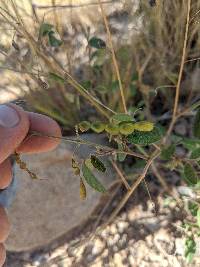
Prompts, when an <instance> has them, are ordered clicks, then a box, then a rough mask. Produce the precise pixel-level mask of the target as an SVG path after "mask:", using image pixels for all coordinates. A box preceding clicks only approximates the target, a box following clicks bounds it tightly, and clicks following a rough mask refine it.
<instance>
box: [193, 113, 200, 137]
mask: <svg viewBox="0 0 200 267" xmlns="http://www.w3.org/2000/svg"><path fill="white" fill-rule="evenodd" d="M193 134H194V137H196V138H200V108H199V109H198V111H197V113H196V116H195V119H194V125H193Z"/></svg>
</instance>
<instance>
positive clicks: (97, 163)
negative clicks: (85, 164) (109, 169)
mask: <svg viewBox="0 0 200 267" xmlns="http://www.w3.org/2000/svg"><path fill="white" fill-rule="evenodd" d="M90 159H91V163H92V165H93V166H94V168H95V169H97V170H98V171H100V172H105V171H106V167H105V165H104V164H103V162H102V161H101V160H100V159H98V158H97V157H96V156H94V155H91V157H90Z"/></svg>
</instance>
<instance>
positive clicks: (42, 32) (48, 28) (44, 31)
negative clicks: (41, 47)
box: [39, 23, 53, 37]
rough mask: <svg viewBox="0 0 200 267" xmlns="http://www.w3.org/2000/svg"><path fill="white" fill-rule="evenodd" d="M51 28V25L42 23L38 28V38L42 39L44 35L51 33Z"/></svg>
mask: <svg viewBox="0 0 200 267" xmlns="http://www.w3.org/2000/svg"><path fill="white" fill-rule="evenodd" d="M52 28H53V25H51V24H49V23H43V24H42V25H41V26H40V30H39V36H40V37H44V36H45V35H47V34H49V32H51V30H52Z"/></svg>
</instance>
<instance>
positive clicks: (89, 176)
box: [82, 163, 106, 193]
mask: <svg viewBox="0 0 200 267" xmlns="http://www.w3.org/2000/svg"><path fill="white" fill-rule="evenodd" d="M82 172H83V176H84V178H85V181H86V182H87V183H88V184H89V185H90V186H91V187H92V188H93V189H95V190H96V191H98V192H101V193H105V192H106V189H105V187H104V186H103V185H102V184H101V183H100V182H99V180H98V179H97V178H96V177H95V176H94V174H93V173H92V172H91V170H90V169H89V168H88V167H87V166H86V164H85V163H83V165H82Z"/></svg>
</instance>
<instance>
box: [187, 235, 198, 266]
mask: <svg viewBox="0 0 200 267" xmlns="http://www.w3.org/2000/svg"><path fill="white" fill-rule="evenodd" d="M195 252H196V242H195V240H194V239H193V237H188V238H187V239H186V241H185V258H186V260H187V262H188V263H191V262H192V260H193V257H194V254H195Z"/></svg>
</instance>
